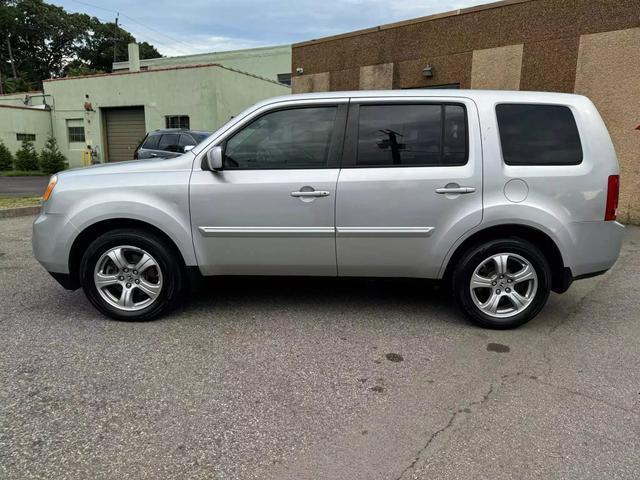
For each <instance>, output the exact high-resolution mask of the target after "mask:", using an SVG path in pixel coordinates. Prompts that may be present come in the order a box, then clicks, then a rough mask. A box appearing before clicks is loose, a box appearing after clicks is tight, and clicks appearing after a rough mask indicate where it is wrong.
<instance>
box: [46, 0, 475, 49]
mask: <svg viewBox="0 0 640 480" xmlns="http://www.w3.org/2000/svg"><path fill="white" fill-rule="evenodd" d="M50 1H51V3H54V4H55V5H59V6H62V7H64V8H65V9H66V10H67V11H69V12H83V13H87V14H90V15H92V16H95V17H98V18H100V19H101V20H103V21H113V20H114V19H115V16H116V12H120V23H122V25H123V28H125V29H126V30H128V31H130V32H131V33H132V34H133V35H134V36H135V37H136V39H138V41H147V42H149V43H151V44H153V45H155V46H156V48H157V49H158V50H159V51H160V53H161V54H163V55H166V56H174V55H186V54H189V53H204V52H213V51H224V50H236V49H239V48H251V47H259V46H268V45H281V44H287V43H294V42H300V41H303V40H309V39H312V38H319V37H325V36H327V35H334V34H337V33H343V32H349V31H352V30H357V29H361V28H367V27H374V26H376V25H381V24H384V23H390V22H395V21H398V20H406V19H409V18H415V17H420V16H424V15H429V14H432V13H439V12H446V11H449V10H456V9H458V8H464V7H469V6H472V5H478V4H481V3H488V2H487V0H423V1H418V0H297V1H295V0H294V1H287V0H269V1H260V0H226V1H224V0H209V1H207V0H177V1H176V0H171V1H169V0H86V1H85V0H50Z"/></svg>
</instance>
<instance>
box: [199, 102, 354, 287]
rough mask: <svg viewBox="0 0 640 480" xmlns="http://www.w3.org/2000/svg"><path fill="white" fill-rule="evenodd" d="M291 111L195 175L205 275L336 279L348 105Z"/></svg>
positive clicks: (246, 134) (252, 127) (266, 120)
mask: <svg viewBox="0 0 640 480" xmlns="http://www.w3.org/2000/svg"><path fill="white" fill-rule="evenodd" d="M347 101H348V100H344V101H343V102H342V103H343V105H342V106H340V105H339V104H338V103H337V102H332V103H329V104H314V105H304V104H299V105H297V104H293V105H289V106H288V107H284V108H283V107H279V108H278V109H277V110H271V111H268V112H266V113H262V114H260V115H259V116H258V117H257V118H255V119H252V121H250V122H249V123H245V124H244V125H243V126H241V127H239V128H238V129H236V130H235V131H233V132H230V134H229V135H227V136H226V138H224V141H223V142H216V143H217V144H219V145H220V144H221V145H222V146H223V149H224V156H223V158H224V169H223V170H221V171H219V172H210V171H203V170H200V169H198V168H196V169H195V170H194V172H193V175H192V179H191V188H190V197H191V219H192V230H193V238H194V245H195V248H196V255H197V258H198V263H199V265H200V269H201V271H202V273H203V274H205V275H238V274H245V275H336V253H335V201H336V195H335V193H336V183H337V179H338V172H339V169H338V158H339V149H340V148H341V146H342V139H343V134H344V122H345V118H346V102H347Z"/></svg>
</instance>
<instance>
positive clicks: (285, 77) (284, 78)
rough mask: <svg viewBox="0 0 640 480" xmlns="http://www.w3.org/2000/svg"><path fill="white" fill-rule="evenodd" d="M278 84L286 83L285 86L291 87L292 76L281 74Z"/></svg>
mask: <svg viewBox="0 0 640 480" xmlns="http://www.w3.org/2000/svg"><path fill="white" fill-rule="evenodd" d="M278 82H279V83H284V84H285V85H289V86H291V74H290V73H279V74H278Z"/></svg>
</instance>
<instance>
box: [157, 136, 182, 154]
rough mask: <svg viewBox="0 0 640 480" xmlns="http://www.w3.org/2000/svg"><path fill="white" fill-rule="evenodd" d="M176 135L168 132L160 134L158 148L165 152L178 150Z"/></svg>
mask: <svg viewBox="0 0 640 480" xmlns="http://www.w3.org/2000/svg"><path fill="white" fill-rule="evenodd" d="M178 137H180V135H178V134H177V133H168V134H165V135H162V138H160V142H159V143H158V150H164V151H167V152H178V151H179V149H180V147H179V146H178Z"/></svg>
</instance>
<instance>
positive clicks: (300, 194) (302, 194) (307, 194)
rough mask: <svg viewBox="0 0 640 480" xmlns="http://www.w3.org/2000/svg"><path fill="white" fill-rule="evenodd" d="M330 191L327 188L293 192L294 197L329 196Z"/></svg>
mask: <svg viewBox="0 0 640 480" xmlns="http://www.w3.org/2000/svg"><path fill="white" fill-rule="evenodd" d="M329 193H330V192H327V191H326V190H311V191H306V192H301V191H298V192H291V196H292V197H328V196H329Z"/></svg>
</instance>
